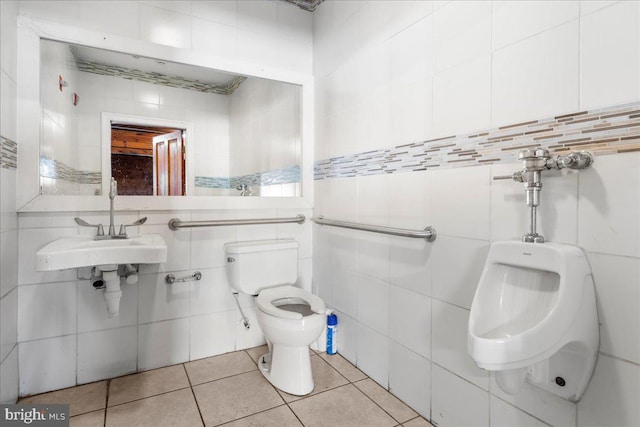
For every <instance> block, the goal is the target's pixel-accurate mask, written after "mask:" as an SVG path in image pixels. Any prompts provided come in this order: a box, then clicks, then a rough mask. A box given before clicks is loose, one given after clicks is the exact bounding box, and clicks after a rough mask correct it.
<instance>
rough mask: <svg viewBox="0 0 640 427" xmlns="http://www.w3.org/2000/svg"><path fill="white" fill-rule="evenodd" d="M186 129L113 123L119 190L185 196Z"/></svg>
mask: <svg viewBox="0 0 640 427" xmlns="http://www.w3.org/2000/svg"><path fill="white" fill-rule="evenodd" d="M184 135H185V132H184V130H183V129H174V128H167V127H155V126H143V125H133V124H130V123H126V124H125V123H115V122H113V123H111V175H112V176H113V177H114V178H115V179H116V181H118V194H119V195H123V196H125V195H129V196H133V195H135V196H151V195H156V196H184V195H185V194H186V191H185V185H186V180H185V141H184Z"/></svg>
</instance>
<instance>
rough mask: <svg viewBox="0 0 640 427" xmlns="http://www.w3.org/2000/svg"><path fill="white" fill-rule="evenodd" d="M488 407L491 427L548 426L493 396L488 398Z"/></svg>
mask: <svg viewBox="0 0 640 427" xmlns="http://www.w3.org/2000/svg"><path fill="white" fill-rule="evenodd" d="M490 405H491V406H490V411H491V423H490V426H491V427H512V426H518V427H545V426H547V425H548V424H545V423H543V422H542V421H540V420H538V419H536V418H534V417H532V416H531V415H529V414H527V413H525V412H522V411H521V410H519V409H518V408H516V407H514V406H511V405H509V404H508V403H506V402H505V401H503V400H500V399H498V398H497V397H495V396H490Z"/></svg>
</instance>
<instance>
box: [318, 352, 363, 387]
mask: <svg viewBox="0 0 640 427" xmlns="http://www.w3.org/2000/svg"><path fill="white" fill-rule="evenodd" d="M319 355H320V357H322V358H323V359H324V360H325V361H326V362H327V363H329V365H331V366H333V367H334V368H335V369H336V370H337V371H338V372H340V373H341V374H342V376H344V377H345V378H346V379H348V380H349V381H351V382H356V381H360V380H363V379H365V378H367V375H366V374H365V373H364V372H362V371H361V370H360V369H358V368H356V367H355V366H353V364H352V363H351V362H349V361H348V360H347V359H345V358H344V357H342V356H341V355H339V354H327V353H319Z"/></svg>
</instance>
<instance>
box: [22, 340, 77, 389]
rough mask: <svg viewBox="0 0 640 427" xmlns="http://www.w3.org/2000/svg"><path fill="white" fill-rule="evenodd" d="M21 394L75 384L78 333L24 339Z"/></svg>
mask: <svg viewBox="0 0 640 427" xmlns="http://www.w3.org/2000/svg"><path fill="white" fill-rule="evenodd" d="M19 351H20V353H19V354H20V365H19V366H20V395H22V396H24V395H29V394H37V393H43V392H45V391H50V390H58V389H61V388H66V387H71V386H73V385H75V384H76V354H77V347H76V336H75V335H67V336H63V337H56V338H47V339H44V340H38V341H30V342H22V343H20V344H19Z"/></svg>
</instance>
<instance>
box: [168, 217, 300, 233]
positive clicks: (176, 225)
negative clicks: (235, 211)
mask: <svg viewBox="0 0 640 427" xmlns="http://www.w3.org/2000/svg"><path fill="white" fill-rule="evenodd" d="M305 220H306V217H305V216H304V215H302V214H301V215H298V216H296V217H295V218H255V219H214V220H209V221H181V220H179V219H178V218H173V219H171V220H170V221H169V228H170V229H172V230H178V229H180V228H194V227H218V226H223V225H253V224H286V223H290V222H295V223H298V224H304V222H305Z"/></svg>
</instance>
